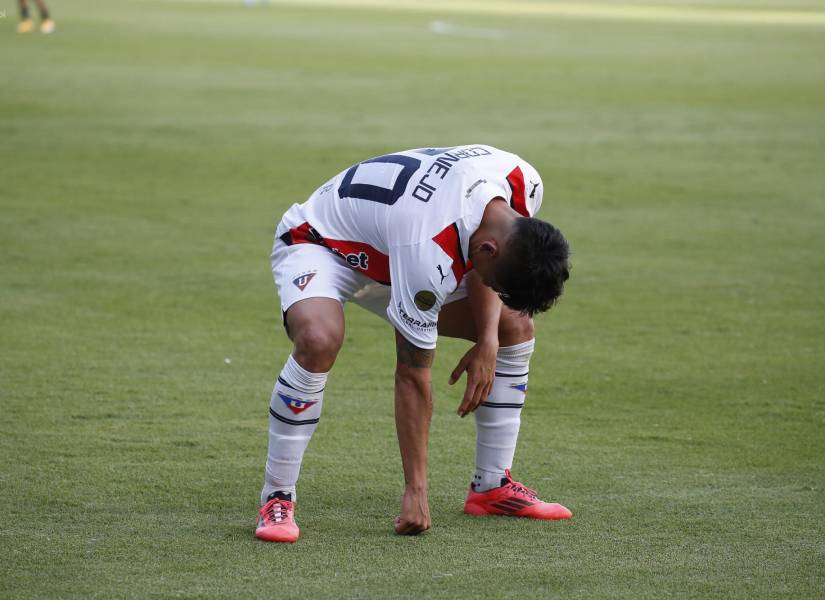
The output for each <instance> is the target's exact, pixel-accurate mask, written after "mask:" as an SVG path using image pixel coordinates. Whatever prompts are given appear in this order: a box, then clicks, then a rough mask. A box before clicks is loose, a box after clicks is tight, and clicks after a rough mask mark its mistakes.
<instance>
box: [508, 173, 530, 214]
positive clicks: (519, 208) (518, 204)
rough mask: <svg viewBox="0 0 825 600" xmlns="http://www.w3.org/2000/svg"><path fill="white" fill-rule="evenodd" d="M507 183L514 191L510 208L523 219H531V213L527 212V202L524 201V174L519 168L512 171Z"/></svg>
mask: <svg viewBox="0 0 825 600" xmlns="http://www.w3.org/2000/svg"><path fill="white" fill-rule="evenodd" d="M507 183H509V184H510V189H512V190H513V194H512V197H511V200H510V206H512V207H513V210H514V211H516V212H517V213H518V214H520V215H521V216H522V217H529V216H530V213H529V212H527V201H526V200H525V199H524V173H522V172H521V169H520V168H519V167H516V168H515V169H513V170H512V171H510V174H509V175H508V176H507Z"/></svg>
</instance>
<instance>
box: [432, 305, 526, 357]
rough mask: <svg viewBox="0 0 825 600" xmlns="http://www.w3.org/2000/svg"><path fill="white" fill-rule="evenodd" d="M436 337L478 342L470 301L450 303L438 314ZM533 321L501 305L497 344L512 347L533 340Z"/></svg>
mask: <svg viewBox="0 0 825 600" xmlns="http://www.w3.org/2000/svg"><path fill="white" fill-rule="evenodd" d="M438 335H443V336H445V337H452V338H459V339H463V340H470V341H471V342H475V341H477V340H478V333H477V329H476V322H475V319H474V318H473V311H472V309H471V308H470V301H469V300H468V299H467V298H466V297H465V298H461V299H459V300H455V301H454V302H450V303H448V304H446V305H444V306H443V307H442V308H441V312H440V313H439V314H438ZM534 335H535V330H534V327H533V319H531V318H530V317H528V316H526V315H523V314H521V313H520V312H518V311H515V310H512V309H510V308H507V307H506V306H504V305H502V307H501V315H500V316H499V321H498V343H499V345H501V346H514V345H515V344H520V343H522V342H526V341H528V340H531V339H533V336H534Z"/></svg>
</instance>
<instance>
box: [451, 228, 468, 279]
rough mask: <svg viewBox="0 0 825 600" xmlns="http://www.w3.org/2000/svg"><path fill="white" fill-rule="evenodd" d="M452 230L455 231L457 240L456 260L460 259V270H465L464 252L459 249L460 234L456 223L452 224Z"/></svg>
mask: <svg viewBox="0 0 825 600" xmlns="http://www.w3.org/2000/svg"><path fill="white" fill-rule="evenodd" d="M453 229H455V238H456V239H457V240H458V258H460V259H461V268H462V269H466V268H467V261H466V260H465V259H464V250H462V248H461V232H460V231H459V230H458V222H456V223H453Z"/></svg>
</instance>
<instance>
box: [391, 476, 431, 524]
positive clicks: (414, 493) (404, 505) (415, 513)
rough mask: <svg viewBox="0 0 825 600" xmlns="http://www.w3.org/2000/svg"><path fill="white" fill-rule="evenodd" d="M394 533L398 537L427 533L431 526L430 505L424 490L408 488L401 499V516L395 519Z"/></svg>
mask: <svg viewBox="0 0 825 600" xmlns="http://www.w3.org/2000/svg"><path fill="white" fill-rule="evenodd" d="M394 526H395V533H397V534H399V535H417V534H419V533H421V532H423V531H427V530H428V529H429V528H430V527H431V526H432V522H431V521H430V505H429V502H428V501H427V492H426V491H425V490H413V489H410V488H408V489H407V490H405V491H404V496H403V497H402V498H401V514H400V515H399V516H398V517H396V519H395V522H394Z"/></svg>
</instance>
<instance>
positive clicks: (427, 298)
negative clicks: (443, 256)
mask: <svg viewBox="0 0 825 600" xmlns="http://www.w3.org/2000/svg"><path fill="white" fill-rule="evenodd" d="M439 266H441V265H439ZM413 301H414V302H415V305H416V306H417V307H418V310H430V309H431V308H432V307H433V306H435V294H433V293H432V292H431V291H430V290H421V291H420V292H418V293H416V295H415V298H413Z"/></svg>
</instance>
